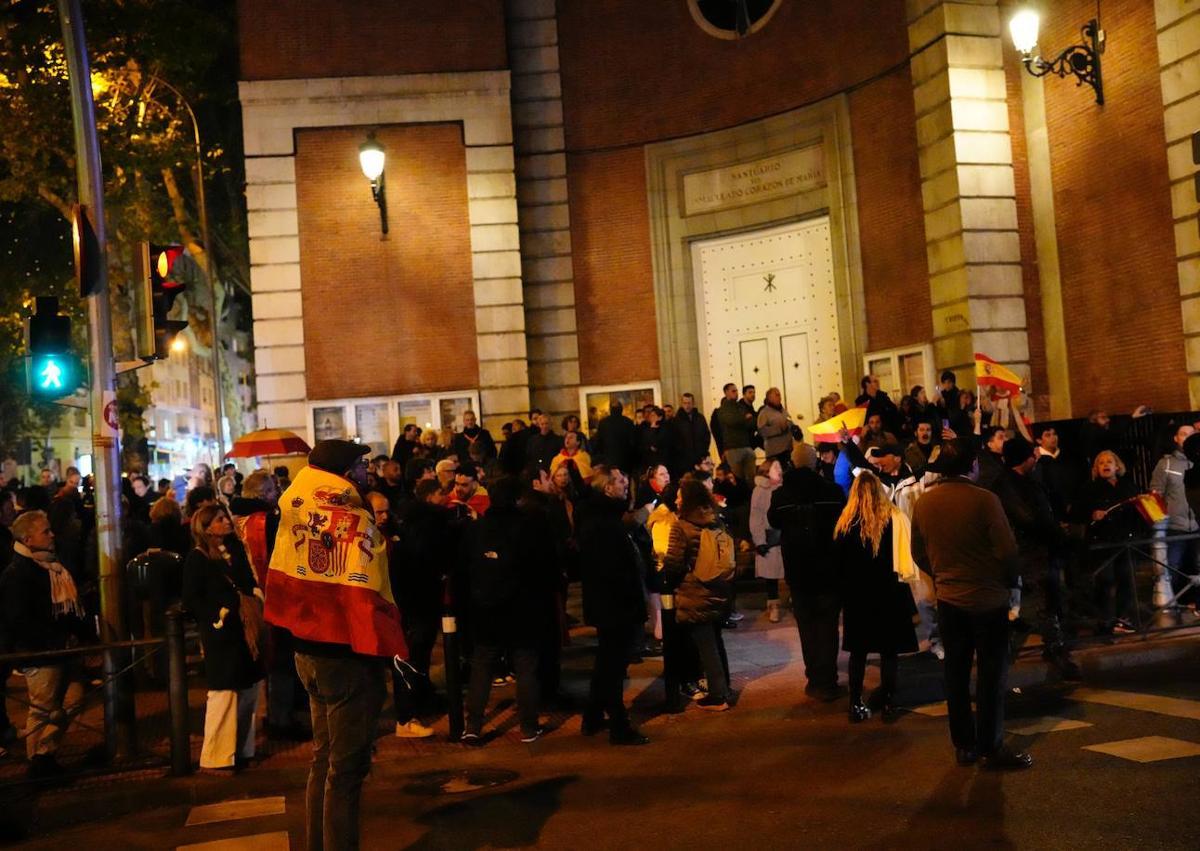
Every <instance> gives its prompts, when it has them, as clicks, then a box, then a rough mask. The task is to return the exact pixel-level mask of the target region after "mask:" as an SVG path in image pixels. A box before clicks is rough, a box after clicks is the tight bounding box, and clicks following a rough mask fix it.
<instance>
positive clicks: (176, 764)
mask: <svg viewBox="0 0 1200 851" xmlns="http://www.w3.org/2000/svg"><path fill="white" fill-rule="evenodd" d="M166 632H167V646H166V651H167V700H168V706H169V708H170V712H171V774H173V775H174V776H176V777H182V776H184V775H186V774H191V773H192V742H191V735H190V733H189V731H188V691H187V653H186V648H185V647H184V641H183V612H181V611H180V610H179V609H177V608H172V609H170V610H168V611H167V630H166Z"/></svg>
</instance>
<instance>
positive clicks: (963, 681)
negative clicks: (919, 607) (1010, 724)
mask: <svg viewBox="0 0 1200 851" xmlns="http://www.w3.org/2000/svg"><path fill="white" fill-rule="evenodd" d="M938 625H939V627H940V628H941V632H942V646H943V647H944V648H945V650H946V661H945V672H944V673H945V679H946V704H947V706H948V707H949V709H950V739H951V741H953V742H954V746H955V747H956V748H965V749H968V750H978V751H979V752H980V753H981V754H989V753H992V752H993V751H995V750H996V749H997V748H999V747H1000V745H1001V744H1002V743H1003V741H1004V692H1005V689H1006V687H1007V683H1008V629H1009V626H1008V609H1007V608H1003V609H993V610H992V611H989V612H972V611H968V610H966V609H962V608H959V607H958V606H953V605H951V604H949V603H944V602H939V603H938ZM972 661H974V662H975V663H976V665H977V667H978V670H977V671H976V677H975V704H976V712H975V713H974V716H973V715H972V712H971V663H972Z"/></svg>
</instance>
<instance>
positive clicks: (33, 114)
mask: <svg viewBox="0 0 1200 851" xmlns="http://www.w3.org/2000/svg"><path fill="white" fill-rule="evenodd" d="M84 14H85V25H86V33H87V42H88V54H89V58H90V61H91V64H92V80H91V84H92V91H93V96H94V98H95V105H96V126H97V131H98V134H99V137H100V147H101V159H102V162H103V177H104V201H105V213H106V223H107V230H108V240H109V241H108V250H109V255H108V257H109V285H110V297H111V299H112V304H113V340H114V348H115V354H116V355H117V357H118V358H128V357H131V356H132V339H131V333H130V329H131V327H132V325H131V311H132V298H131V289H130V287H131V285H132V283H133V280H132V279H133V275H132V272H133V262H134V251H135V249H136V246H137V244H138V243H139V242H140V241H141V240H144V239H150V240H152V241H157V242H183V243H184V244H185V245H187V247H188V249H189V253H191V254H192V255H193V256H195V257H196V258H197V259H198V260H200V262H203V259H204V252H205V251H206V250H207V251H210V252H211V255H210V258H211V259H212V260H213V261H214V262H215V265H216V267H217V268H218V269H219V270H220V275H219V281H220V284H219V286H218V290H219V292H218V309H219V310H220V306H221V305H222V304H223V303H224V302H225V301H226V299H225V298H224V295H225V293H224V289H225V286H227V285H229V284H242V285H245V284H246V283H247V279H248V277H249V274H248V263H247V260H246V253H247V252H246V235H245V233H246V231H245V215H244V212H243V208H242V201H241V184H242V174H241V157H240V151H241V144H240V136H241V128H240V124H239V112H238V103H237V88H236V35H235V29H234V2H233V0H92V2H88V3H85V4H84ZM189 106H190V108H191V109H192V110H194V114H195V119H196V123H197V124H198V125H199V132H200V151H199V154H200V157H201V158H202V160H203V164H204V170H205V181H206V188H207V192H208V203H207V207H208V211H209V217H210V220H211V223H210V231H211V241H212V243H213V245H211V246H206V245H203V244H202V243H201V240H200V228H199V216H198V205H197V203H196V185H195V180H194V178H195V168H194V167H195V163H196V159H197V149H196V140H195V135H194V133H195V131H194V128H193V123H192V117H191V116H190V115H189V109H188V107H189ZM0 127H2V128H4V132H3V133H0V373H3V375H4V376H5V377H10V376H11V375H13V374H14V371H15V370H17V369H18V368H19V367H20V363H19V360H18V359H17V355H18V354H19V353H20V351H21V349H22V346H23V343H22V338H21V314H22V312H23V309H24V308H26V306H27V305H28V304H29V303H30V302H31V299H32V296H33V295H47V294H57V295H60V296H61V297H62V302H63V306H64V307H65V308H66V309H67V310H68V311H69V312H72V313H73V314H74V316H75V318H76V319H77V320H78V321H77V322H76V326H77V327H79V328H82V327H83V319H84V314H83V311H82V308H81V306H80V304H79V299H78V297H77V294H76V293H74V292H73V283H72V281H71V278H70V276H71V268H72V267H71V242H70V236H69V221H70V210H71V205H72V204H73V203H74V201H75V198H76V172H75V145H74V130H73V125H72V119H71V100H70V92H69V89H68V79H67V68H66V61H65V57H64V49H63V45H62V31H61V25H60V22H59V19H58V14H57V10H56V6H55V3H54V2H52V0H12V2H8V3H7V4H0ZM180 305H181V309H182V311H183V312H184V313H185V314H186V316H187V318H188V319H189V320H191V321H193V322H194V324H195V326H196V329H195V330H196V332H197V334H196V336H197V337H201V333H200V331H199V327H200V326H201V325H202V324H205V325H206V323H207V322H208V313H207V306H208V297H207V293H206V289H205V287H204V286H200V285H198V283H194V284H193V285H192V286H191V287H189V291H188V293H187V295H186V296H185V297H184V298H183V299H181V300H180ZM223 336H224V335H223ZM203 339H205V340H206V341H207V340H208V335H207V329H205V331H204V332H203ZM81 351H86V347H85V346H84V347H81ZM21 384H22V382H16V383H14V382H13V381H11V380H9V381H6V382H5V388H4V389H3V390H0V405H2V406H3V410H4V412H5V415H4V416H3V418H0V448H2V446H3V445H10V446H11V443H12V441H13V439H14V438H16V437H19V436H21V434H22V433H28V432H30V431H34V432H35V433H36V431H37V430H38V429H40V428H41V427H43V426H44V425H45V422H40V423H39V421H38V420H39V418H40V419H41V420H43V421H45V420H48V419H51V418H52V417H53V413H54V412H53V409H52V408H41V409H39V408H36V407H35V408H32V409H31V408H30V407H29V404H28V400H24V399H23V398H22V395H23V394H22V393H21ZM123 386H124V383H123ZM135 386H136V382H135ZM127 392H132V391H127ZM135 395H136V393H135ZM137 407H138V406H137V405H132V406H129V408H128V409H129V410H130V411H132V410H134V409H136V408H137ZM27 410H28V413H20V414H12V415H10V413H9V412H13V411H27Z"/></svg>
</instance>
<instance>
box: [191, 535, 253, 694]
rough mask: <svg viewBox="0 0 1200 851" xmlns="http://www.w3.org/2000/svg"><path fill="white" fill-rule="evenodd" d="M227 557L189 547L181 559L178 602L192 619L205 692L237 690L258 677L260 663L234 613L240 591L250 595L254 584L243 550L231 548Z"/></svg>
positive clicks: (237, 616)
mask: <svg viewBox="0 0 1200 851" xmlns="http://www.w3.org/2000/svg"><path fill="white" fill-rule="evenodd" d="M230 556H231V562H226V561H225V559H223V558H216V559H211V558H209V557H208V556H206V555H205V554H204V553H202V552H201V551H200V550H199V549H192V551H191V552H189V553H188V554H187V558H186V559H184V562H183V605H184V608H186V609H187V610H188V611H189V612H191V613H192V615H193V616H194V617H195V618H196V626H197V628H198V630H199V632H200V646H201V647H203V648H204V676H205V680H206V682H207V684H208V688H209V690H210V691H228V690H231V689H232V690H241V689H245V688H249V687H250V686H252V685H254V684H255V683H256V682H258V681H259V680H261V679H262V678H263V673H262V670H263V669H262V664H261V662H260V661H256V660H254V659H253V658H252V657H251V656H250V648H249V646H247V644H246V637H245V634H244V633H243V631H242V619H241V616H240V615H239V611H240V608H241V600H240V594H251V593H253V591H254V589H255V588H256V587H257V585H256V584H255V582H254V574H253V572H251V570H250V563H249V562H248V561H247V560H246V554H245V552H244V551H243V550H242V549H241V548H240V547H238V546H234V547H231V548H230ZM222 608H226V609H228V610H229V611H228V613H227V614H226V615H225V620H224V625H223V626H222V627H221V628H220V629H218V628H216V627H215V626H214V624H215V623H217V622H218V621H219V620H220V612H221V609H222Z"/></svg>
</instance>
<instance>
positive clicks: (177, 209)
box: [162, 168, 207, 268]
mask: <svg viewBox="0 0 1200 851" xmlns="http://www.w3.org/2000/svg"><path fill="white" fill-rule="evenodd" d="M162 177H163V185H164V186H166V188H167V197H169V198H170V199H171V210H172V212H173V213H174V214H175V226H176V227H177V228H178V229H179V238H180V240H182V241H183V244H184V245H185V246H186V247H187V250H188V253H189V254H191V255H192V257H193V258H194V259H195V260H196V262H197V263H199V264H200V265H201V267H204V268H207V267H205V266H204V251H205V246H202V245H201V244H200V241H199V240H198V239H197V238H196V234H195V232H193V231H192V227H191V224H190V223H189V221H188V214H187V207H186V206H184V203H183V193H182V192H180V191H179V183H178V182H177V181H176V180H175V172H174V171H172V170H171V169H169V168H164V169H163V170H162Z"/></svg>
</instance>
